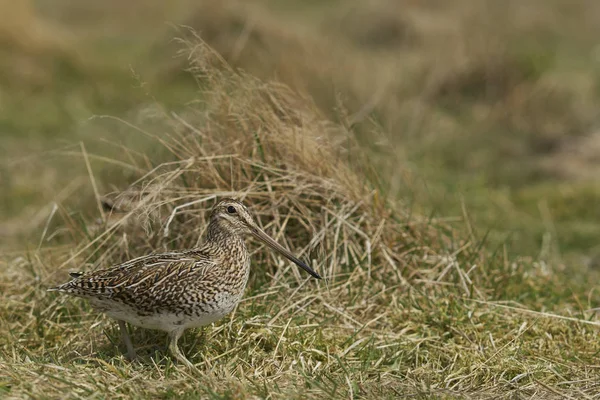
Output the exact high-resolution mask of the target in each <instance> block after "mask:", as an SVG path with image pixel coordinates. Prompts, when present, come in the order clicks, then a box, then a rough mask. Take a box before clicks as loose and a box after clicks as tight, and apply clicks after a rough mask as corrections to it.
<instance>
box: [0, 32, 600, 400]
mask: <svg viewBox="0 0 600 400" xmlns="http://www.w3.org/2000/svg"><path fill="white" fill-rule="evenodd" d="M184 43H185V44H186V45H187V46H188V47H189V50H187V53H186V54H189V61H190V70H191V73H192V74H193V75H194V76H195V78H196V80H197V82H198V85H199V88H200V91H199V94H198V101H197V103H195V104H192V105H191V106H190V107H189V109H188V110H187V111H186V112H184V113H179V114H173V113H163V114H156V113H155V114H153V116H152V118H151V120H150V121H147V122H146V123H141V124H140V125H138V126H133V125H128V124H124V125H126V126H129V127H130V128H131V130H132V131H134V132H135V133H131V134H141V135H145V136H149V137H152V138H154V140H155V141H156V146H157V147H160V148H161V149H162V150H161V151H159V152H158V153H159V154H160V156H157V157H158V158H157V161H160V162H155V164H154V165H156V166H155V167H149V168H146V173H145V174H142V175H141V176H140V177H139V179H138V180H137V181H136V182H134V183H133V184H132V185H131V186H130V187H129V188H128V189H127V190H125V191H124V192H123V193H122V194H117V195H115V196H114V200H115V201H116V202H117V203H118V204H119V205H120V207H119V208H120V213H118V214H115V215H113V216H111V221H110V223H106V224H105V225H101V226H100V228H98V222H97V221H93V220H90V221H83V220H81V219H80V218H76V217H74V216H73V214H70V213H69V212H68V211H67V204H65V205H61V206H60V207H59V209H58V211H57V213H58V215H60V216H62V220H63V222H62V224H61V227H59V228H57V229H54V228H52V229H51V230H50V231H49V233H48V237H53V238H54V239H53V240H51V241H50V243H52V242H55V243H56V244H55V246H54V247H47V248H46V247H44V248H41V249H40V250H38V251H33V252H31V253H29V254H28V255H26V256H20V257H16V256H11V255H6V257H5V260H4V261H3V265H2V266H1V268H0V271H2V272H1V274H2V275H1V279H0V293H1V295H0V296H1V298H0V319H1V324H0V359H1V360H2V362H1V363H0V377H1V378H0V392H3V394H4V395H6V396H7V397H14V398H19V397H27V396H32V397H64V396H65V395H67V396H68V397H73V398H77V397H91V396H109V397H111V398H127V397H132V396H133V397H160V398H173V397H177V398H180V397H182V396H183V397H190V398H194V397H197V396H203V397H215V398H217V397H219V398H221V397H225V398H248V397H273V398H323V397H324V396H325V397H328V398H331V397H350V398H355V397H367V398H381V397H384V398H385V397H387V398H396V397H399V396H413V397H423V398H429V397H439V398H454V397H459V398H461V397H469V398H470V397H472V398H486V397H491V396H493V397H504V398H514V397H520V396H527V397H534V398H560V397H562V396H570V397H572V398H592V397H593V396H595V395H596V394H597V392H598V390H599V389H600V388H599V387H598V382H599V380H598V378H599V373H598V367H597V365H596V364H597V362H596V360H597V354H598V352H600V344H599V342H598V341H597V340H596V339H597V335H598V326H599V325H600V322H598V320H597V317H596V315H595V314H594V313H593V311H590V309H591V308H593V304H597V301H598V300H599V299H598V295H596V294H593V293H590V294H589V297H588V298H583V297H581V296H580V295H579V294H578V293H579V292H577V293H573V295H572V296H571V297H569V296H566V295H565V291H568V290H569V289H568V288H564V287H561V282H560V281H559V279H558V278H557V277H556V275H555V274H553V270H552V267H551V266H548V265H546V264H543V263H536V262H532V261H531V260H526V259H524V260H509V259H508V258H507V257H506V256H504V255H503V254H502V251H499V252H497V253H496V254H488V253H487V251H486V250H485V249H482V248H481V247H480V246H481V243H480V242H479V240H478V238H476V237H475V236H472V237H470V238H468V239H467V240H464V239H458V238H456V237H455V234H454V233H453V231H452V230H451V229H450V228H449V227H448V226H446V225H445V224H443V223H441V222H438V221H435V220H428V219H424V218H421V217H418V216H413V215H411V213H410V212H409V210H408V209H407V208H406V207H405V206H403V205H402V204H394V203H393V202H392V201H391V200H388V199H386V198H384V197H383V196H382V195H381V193H380V192H379V191H378V190H377V189H375V188H374V187H372V185H371V183H370V180H369V179H368V176H369V174H370V172H369V169H368V167H367V165H368V164H367V163H366V162H364V161H363V160H362V158H361V156H360V152H358V151H357V148H355V146H354V145H353V144H352V143H353V140H352V138H351V136H350V134H349V133H348V132H347V131H346V130H345V129H344V128H343V127H342V126H338V125H335V124H332V123H330V122H327V121H326V120H325V119H324V118H323V117H322V116H321V115H320V113H319V112H318V111H317V110H316V109H315V107H314V106H313V105H312V104H311V103H310V101H308V100H307V99H304V98H301V97H299V96H297V95H296V94H294V92H293V91H291V90H289V89H288V88H286V87H285V86H284V85H281V84H279V83H276V82H265V81H261V80H258V79H256V78H254V77H252V76H250V75H248V74H245V73H242V72H239V71H236V70H233V69H232V68H230V67H228V66H227V64H226V63H225V62H223V61H222V60H221V59H220V57H219V56H218V55H216V54H215V53H214V52H213V51H212V50H210V49H209V48H208V47H207V46H206V45H204V44H203V43H199V42H198V41H197V40H196V39H195V38H193V37H192V38H190V39H189V40H185V41H184ZM141 158H143V159H144V160H143V162H141V161H140V162H139V163H138V161H136V160H135V159H134V158H132V161H131V163H132V166H135V167H136V168H139V167H140V165H143V164H144V162H145V161H146V160H145V158H144V157H143V156H142V157H141ZM90 179H96V177H95V176H93V175H91V176H90ZM107 183H108V182H106V183H103V182H97V184H98V185H103V184H104V185H106V184H107ZM232 195H233V196H236V197H238V198H242V199H243V200H244V201H245V202H246V203H247V204H248V205H250V206H251V208H252V210H253V212H254V213H255V215H256V217H257V219H258V221H259V224H260V225H262V226H263V227H264V229H265V230H266V231H267V232H268V233H270V234H271V235H273V236H274V237H275V238H277V239H278V240H279V241H280V242H282V243H284V244H285V245H286V246H288V247H289V248H290V249H293V250H294V252H295V253H297V254H299V255H300V256H301V257H303V258H305V259H309V260H310V261H311V264H312V266H313V267H314V268H315V269H316V270H318V271H319V272H320V273H322V275H323V276H324V277H325V278H326V279H325V281H324V282H322V283H317V282H315V281H313V280H310V279H307V278H306V276H304V275H303V274H301V273H300V272H299V271H298V270H297V269H296V268H295V267H293V266H290V265H289V263H287V262H284V261H283V260H282V259H280V258H279V257H277V256H274V255H273V254H272V253H270V252H266V251H263V250H262V249H261V248H258V247H254V249H255V250H256V251H255V254H254V255H253V272H252V275H251V280H250V283H249V288H248V291H247V295H246V298H245V299H244V301H243V302H242V303H241V304H240V306H239V307H238V308H237V309H236V310H235V312H234V313H233V314H232V315H230V316H229V317H227V318H225V319H224V320H222V321H220V322H218V323H216V324H214V325H213V326H209V327H207V328H205V329H204V330H203V331H202V332H199V331H195V332H194V331H191V332H188V333H187V334H186V335H185V337H184V338H183V340H182V341H181V342H180V344H181V347H182V350H183V351H184V352H185V353H186V354H187V355H188V356H189V358H190V359H191V360H192V362H194V363H196V364H197V365H198V367H199V369H200V370H201V371H202V372H201V375H200V376H191V375H189V372H187V371H186V370H185V369H184V368H183V367H181V366H176V365H173V364H172V363H171V361H170V357H169V356H168V354H166V352H165V349H164V347H163V345H162V344H163V343H164V342H165V338H164V337H163V335H162V334H160V333H155V332H152V331H145V330H140V329H134V330H133V337H134V342H135V343H136V346H137V347H138V349H139V353H140V354H141V355H142V358H141V361H140V363H132V364H131V363H128V362H127V361H126V360H125V358H124V357H123V355H122V354H121V352H120V351H119V349H118V348H117V345H118V342H119V335H118V332H117V330H116V328H115V325H116V324H114V323H113V322H112V321H108V320H107V319H106V318H105V317H104V316H102V315H98V314H97V313H96V312H94V311H93V310H91V309H90V307H89V305H88V304H87V303H86V302H84V301H80V300H74V299H68V298H65V297H61V296H56V295H55V294H50V293H47V292H46V291H45V289H46V288H47V287H49V286H52V285H54V284H55V283H58V282H61V281H64V280H65V279H67V271H68V270H81V269H83V270H91V269H95V268H100V267H105V266H106V265H109V264H112V263H117V262H120V261H124V260H125V259H127V258H130V257H134V256H137V255H140V254H145V253H148V252H150V251H158V250H166V249H181V248H187V247H193V246H195V245H197V244H198V243H199V240H200V237H201V234H202V229H203V227H205V226H206V220H205V218H206V212H207V210H208V209H209V208H210V207H211V205H212V204H213V203H214V201H215V198H216V197H219V196H232ZM115 217H116V218H115ZM113 343H115V344H113Z"/></svg>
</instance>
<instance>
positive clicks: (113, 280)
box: [48, 198, 322, 368]
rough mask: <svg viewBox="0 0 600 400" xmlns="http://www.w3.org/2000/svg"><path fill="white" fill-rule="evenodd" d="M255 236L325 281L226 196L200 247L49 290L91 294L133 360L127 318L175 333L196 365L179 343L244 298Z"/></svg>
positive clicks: (173, 344)
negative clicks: (115, 326)
mask: <svg viewBox="0 0 600 400" xmlns="http://www.w3.org/2000/svg"><path fill="white" fill-rule="evenodd" d="M248 236H252V237H254V238H256V239H259V240H260V241H262V242H263V243H265V244H266V245H267V246H268V247H270V248H271V249H273V250H275V251H277V252H279V253H280V254H282V255H283V256H284V257H286V258H287V259H289V260H290V261H292V262H293V263H295V264H296V265H298V266H299V267H300V268H302V269H303V270H305V271H306V272H308V273H309V274H310V275H311V276H312V277H314V278H316V279H322V278H321V276H320V275H319V274H318V273H317V272H316V271H315V270H314V269H312V268H311V267H310V266H308V265H307V264H306V263H304V262H302V261H301V260H299V259H298V258H297V257H296V256H294V255H293V254H292V253H291V252H290V251H288V250H287V249H285V248H284V247H283V246H281V245H280V244H278V243H277V242H276V241H275V240H274V239H272V238H271V237H270V236H269V235H267V234H266V233H265V232H264V231H263V230H262V229H260V228H259V226H258V225H257V224H256V222H255V220H254V218H253V217H252V215H251V213H250V211H249V210H248V208H246V206H244V204H243V203H241V202H240V201H237V200H234V199H231V198H224V199H221V200H220V201H219V202H218V203H217V204H216V205H215V206H214V207H213V209H212V211H211V213H210V218H209V223H208V227H207V229H206V233H205V237H204V241H203V243H202V244H201V245H200V246H199V247H197V248H192V249H188V250H183V251H174V252H167V253H157V254H150V255H145V256H141V257H138V258H134V259H132V260H130V261H126V262H124V263H122V264H118V265H114V266H112V267H109V268H106V269H100V270H96V271H91V272H85V273H84V272H72V273H70V275H71V277H72V278H73V279H72V280H70V281H69V282H66V283H64V284H62V285H59V286H56V287H52V288H49V289H48V290H49V291H58V292H63V293H66V294H68V295H72V296H76V297H81V298H84V299H87V300H88V301H89V302H90V304H91V305H92V307H93V308H94V309H96V310H97V311H100V312H103V313H105V314H106V315H107V316H109V317H110V318H113V319H115V320H117V321H118V324H119V328H120V331H121V338H122V341H123V342H124V344H125V346H126V348H127V357H128V358H129V359H131V360H133V359H135V358H136V353H135V349H134V347H133V344H132V342H131V338H130V337H129V334H128V333H127V328H126V322H127V323H130V324H132V325H134V326H138V327H141V328H146V329H154V330H160V331H165V332H167V333H168V336H169V345H168V349H169V351H170V353H171V354H172V356H173V357H174V358H175V359H176V360H177V361H179V362H181V363H183V364H184V365H186V366H188V367H190V368H195V367H194V366H193V364H192V363H191V362H190V361H189V360H188V359H187V358H186V357H185V356H184V355H183V353H182V352H181V350H180V349H179V347H178V344H177V342H178V341H179V338H180V337H181V335H182V334H183V332H184V331H185V330H186V329H189V328H196V327H201V326H205V325H209V324H211V323H213V322H215V321H218V320H219V319H221V318H223V317H224V316H225V315H227V314H229V313H230V312H231V311H232V310H233V309H234V308H235V306H236V305H237V304H238V303H239V302H240V300H241V299H242V297H243V293H244V290H245V288H246V284H247V282H248V276H249V272H250V254H249V252H248V249H247V247H246V240H245V239H246V238H247V237H248Z"/></svg>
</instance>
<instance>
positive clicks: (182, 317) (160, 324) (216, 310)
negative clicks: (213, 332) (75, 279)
mask: <svg viewBox="0 0 600 400" xmlns="http://www.w3.org/2000/svg"><path fill="white" fill-rule="evenodd" d="M218 300H219V301H218V302H216V303H214V304H211V306H210V307H207V309H206V311H205V312H202V313H198V315H186V314H185V313H184V312H180V313H173V312H161V311H158V312H156V313H153V314H150V315H143V314H142V313H138V312H136V310H135V309H133V308H132V307H130V306H128V305H125V304H122V303H118V302H115V301H112V300H103V299H97V298H96V299H90V303H91V304H92V306H93V307H94V308H97V309H98V310H99V311H102V312H104V313H105V314H106V315H108V316H109V317H111V318H114V319H117V320H122V321H125V322H129V323H130V324H132V325H135V326H139V327H141V328H146V329H157V330H161V331H166V332H170V331H173V330H175V329H181V328H183V329H188V328H197V327H200V326H205V325H209V324H211V323H213V322H215V321H218V320H219V319H221V318H223V317H224V316H226V315H227V314H229V313H230V312H231V311H232V310H233V309H234V307H235V306H236V304H237V303H238V299H237V298H234V296H228V295H224V294H223V295H222V296H220V297H219V299H218Z"/></svg>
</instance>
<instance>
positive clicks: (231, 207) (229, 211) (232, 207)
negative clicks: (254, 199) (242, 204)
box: [227, 206, 235, 214]
mask: <svg viewBox="0 0 600 400" xmlns="http://www.w3.org/2000/svg"><path fill="white" fill-rule="evenodd" d="M227 212H228V213H229V214H235V207H234V206H229V207H227Z"/></svg>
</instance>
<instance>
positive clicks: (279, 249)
mask: <svg viewBox="0 0 600 400" xmlns="http://www.w3.org/2000/svg"><path fill="white" fill-rule="evenodd" d="M252 234H253V235H254V237H256V238H257V239H260V240H261V241H263V242H264V243H265V244H266V245H267V246H269V247H270V248H272V249H273V250H275V251H277V252H279V253H281V254H282V255H283V256H284V257H285V258H287V259H288V260H290V261H291V262H293V263H294V264H296V265H297V266H299V267H300V268H302V269H303V270H305V271H306V272H308V273H309V274H311V275H312V276H313V277H315V278H317V279H322V278H321V275H319V274H318V273H317V272H316V271H315V270H314V269H312V268H311V267H309V266H308V265H306V264H305V263H303V262H302V261H300V260H299V259H297V258H296V257H295V256H294V255H293V254H292V253H290V252H289V251H288V250H286V249H285V248H284V247H283V246H281V245H280V244H279V243H277V242H276V241H275V240H273V239H271V237H270V236H269V235H267V234H266V233H265V232H263V231H262V230H261V229H259V228H258V227H253V228H252Z"/></svg>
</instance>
